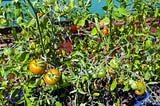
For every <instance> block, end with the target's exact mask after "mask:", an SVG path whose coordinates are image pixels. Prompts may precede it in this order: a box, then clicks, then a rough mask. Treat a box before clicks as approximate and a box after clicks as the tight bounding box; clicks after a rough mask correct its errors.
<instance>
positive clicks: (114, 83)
mask: <svg viewBox="0 0 160 106" xmlns="http://www.w3.org/2000/svg"><path fill="white" fill-rule="evenodd" d="M116 87H117V80H116V79H114V80H113V82H112V84H111V91H113V90H114V89H115V88H116Z"/></svg>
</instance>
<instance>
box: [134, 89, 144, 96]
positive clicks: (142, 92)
mask: <svg viewBox="0 0 160 106" xmlns="http://www.w3.org/2000/svg"><path fill="white" fill-rule="evenodd" d="M134 93H135V94H136V95H138V96H142V95H143V94H144V93H145V90H144V89H139V90H138V89H137V90H135V91H134Z"/></svg>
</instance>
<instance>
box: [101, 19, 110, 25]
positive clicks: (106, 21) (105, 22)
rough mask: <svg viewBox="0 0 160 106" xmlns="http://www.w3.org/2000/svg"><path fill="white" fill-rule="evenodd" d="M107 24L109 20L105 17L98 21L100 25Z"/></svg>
mask: <svg viewBox="0 0 160 106" xmlns="http://www.w3.org/2000/svg"><path fill="white" fill-rule="evenodd" d="M109 22H110V19H109V18H108V17H105V18H103V19H102V20H101V21H100V23H101V24H102V23H104V24H109Z"/></svg>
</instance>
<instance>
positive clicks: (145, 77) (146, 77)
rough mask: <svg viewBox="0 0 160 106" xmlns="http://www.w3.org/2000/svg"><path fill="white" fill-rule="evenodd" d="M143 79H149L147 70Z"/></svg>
mask: <svg viewBox="0 0 160 106" xmlns="http://www.w3.org/2000/svg"><path fill="white" fill-rule="evenodd" d="M144 79H145V80H149V79H150V73H149V71H147V72H146V73H145V76H144Z"/></svg>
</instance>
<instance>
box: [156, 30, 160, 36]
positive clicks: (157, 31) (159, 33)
mask: <svg viewBox="0 0 160 106" xmlns="http://www.w3.org/2000/svg"><path fill="white" fill-rule="evenodd" d="M156 33H157V35H158V36H160V28H158V29H157V30H156Z"/></svg>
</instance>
